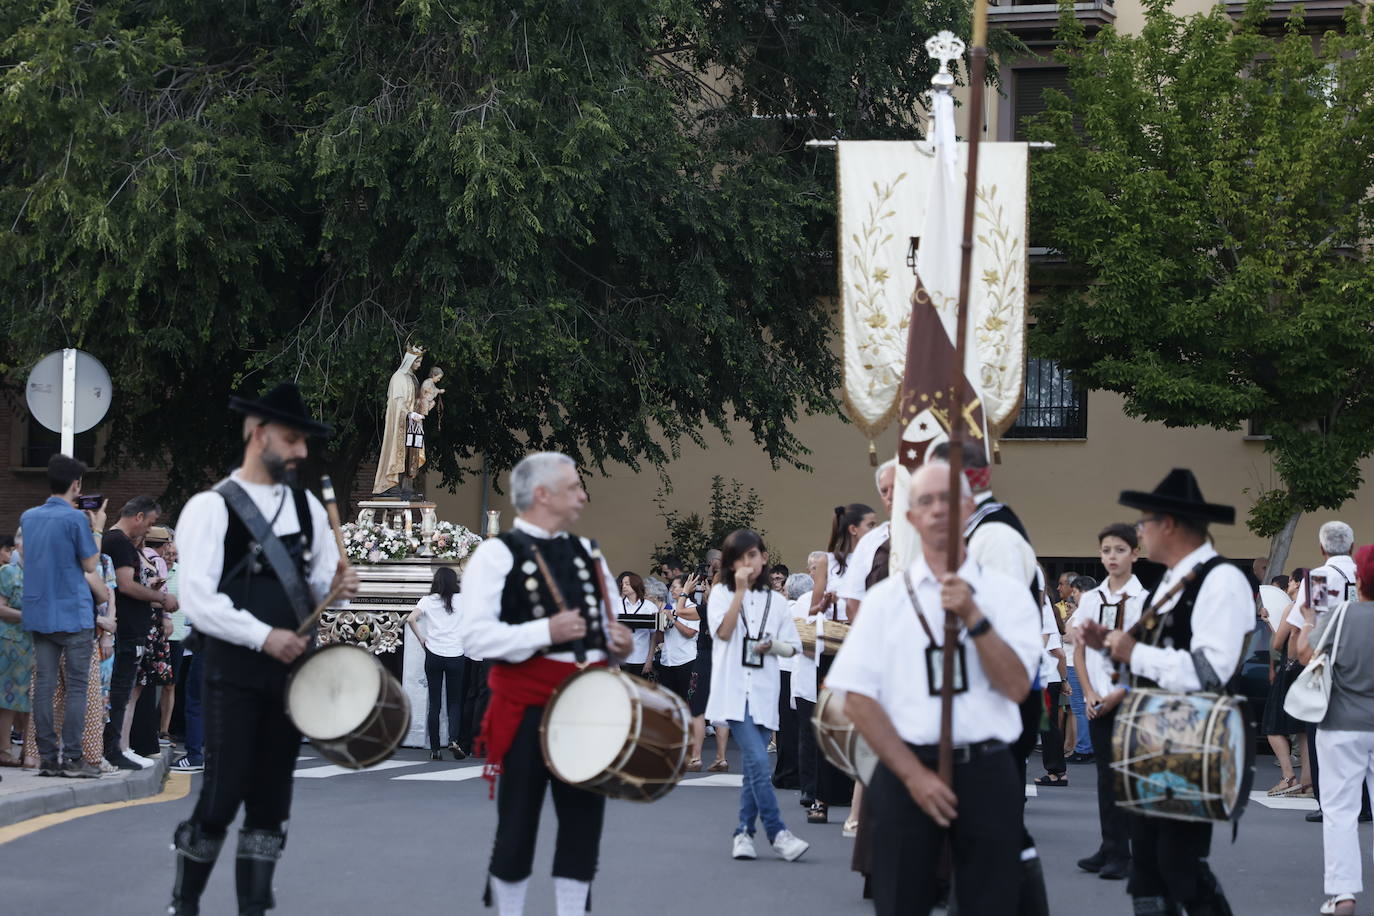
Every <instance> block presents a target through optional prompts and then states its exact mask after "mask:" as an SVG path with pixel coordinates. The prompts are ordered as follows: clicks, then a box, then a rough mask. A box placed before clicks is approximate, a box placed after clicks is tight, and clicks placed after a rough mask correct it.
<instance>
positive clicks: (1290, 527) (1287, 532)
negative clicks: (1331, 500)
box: [1260, 509, 1302, 585]
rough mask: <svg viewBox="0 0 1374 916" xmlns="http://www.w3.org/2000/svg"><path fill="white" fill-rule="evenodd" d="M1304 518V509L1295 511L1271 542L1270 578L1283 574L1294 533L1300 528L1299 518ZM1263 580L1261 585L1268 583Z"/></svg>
mask: <svg viewBox="0 0 1374 916" xmlns="http://www.w3.org/2000/svg"><path fill="white" fill-rule="evenodd" d="M1301 518H1302V510H1301V509H1299V510H1297V511H1295V512H1294V513H1293V514H1292V515H1290V516H1288V521H1286V522H1284V525H1283V528H1282V529H1281V530H1280V531H1279V533H1278V534H1276V535H1275V536H1274V540H1273V541H1271V542H1270V544H1269V578H1271V579H1272V578H1273V577H1274V576H1279V575H1282V574H1283V571H1284V569H1285V567H1286V566H1287V563H1288V551H1289V548H1291V547H1292V546H1293V533H1294V532H1295V531H1297V530H1298V520H1299V519H1301ZM1267 584H1268V583H1267V582H1261V583H1260V585H1267Z"/></svg>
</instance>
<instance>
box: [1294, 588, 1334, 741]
mask: <svg viewBox="0 0 1374 916" xmlns="http://www.w3.org/2000/svg"><path fill="white" fill-rule="evenodd" d="M1348 607H1350V602H1348V601H1347V602H1345V603H1344V604H1342V605H1341V606H1340V607H1338V608H1336V610H1334V611H1332V612H1331V613H1333V614H1339V615H1340V617H1339V619H1337V620H1336V623H1335V626H1332V625H1331V624H1327V627H1326V629H1325V630H1324V631H1322V638H1321V640H1320V641H1319V642H1318V643H1317V645H1316V647H1315V648H1314V649H1313V655H1312V659H1311V661H1309V662H1308V663H1307V667H1305V668H1303V669H1302V671H1301V672H1300V673H1299V674H1298V676H1297V678H1295V679H1294V681H1293V686H1291V687H1289V688H1288V696H1286V697H1285V698H1284V700H1283V711H1284V712H1286V713H1288V714H1289V715H1290V716H1292V717H1293V718H1295V719H1297V720H1298V721H1300V722H1321V720H1322V719H1325V718H1326V706H1327V704H1328V703H1330V702H1331V679H1332V677H1333V676H1334V671H1333V669H1334V667H1335V664H1336V651H1337V650H1338V649H1339V648H1340V644H1341V627H1343V626H1345V611H1346V608H1348ZM1333 629H1334V630H1335V631H1336V635H1335V636H1334V637H1333V638H1332V639H1331V648H1330V650H1324V649H1323V647H1324V646H1325V645H1326V642H1327V636H1329V635H1330V634H1331V631H1332V630H1333Z"/></svg>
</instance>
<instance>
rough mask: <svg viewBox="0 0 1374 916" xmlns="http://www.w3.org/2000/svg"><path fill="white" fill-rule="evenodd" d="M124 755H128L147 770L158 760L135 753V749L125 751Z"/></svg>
mask: <svg viewBox="0 0 1374 916" xmlns="http://www.w3.org/2000/svg"><path fill="white" fill-rule="evenodd" d="M124 756H125V757H128V758H129V759H130V760H132V761H133V762H134V763H136V764H138V765H139V766H140V767H142V768H143V769H145V770H146V769H148V767H150V766H152V765H153V764H154V763H155V762H156V761H154V760H153V759H152V758H151V757H144V756H143V755H141V754H135V753H134V752H133V751H125V752H124Z"/></svg>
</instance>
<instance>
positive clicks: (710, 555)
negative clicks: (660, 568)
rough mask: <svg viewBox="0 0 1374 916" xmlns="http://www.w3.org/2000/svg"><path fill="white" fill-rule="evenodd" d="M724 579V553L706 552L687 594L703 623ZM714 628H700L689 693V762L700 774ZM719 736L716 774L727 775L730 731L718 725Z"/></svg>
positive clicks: (714, 766)
mask: <svg viewBox="0 0 1374 916" xmlns="http://www.w3.org/2000/svg"><path fill="white" fill-rule="evenodd" d="M718 575H720V551H719V550H716V549H715V548H712V549H711V550H708V551H706V562H705V563H702V564H701V565H699V566H698V567H697V568H696V571H695V572H694V573H692V575H691V576H690V577H688V579H687V584H686V586H685V591H686V593H687V594H688V595H690V596H691V597H692V603H693V604H695V605H696V606H697V614H698V615H699V616H700V618H701V619H702V620H705V619H706V612H707V609H708V607H707V606H708V605H709V603H710V597H711V584H712V583H713V582H714V581H715V579H716V576H718ZM712 643H713V640H712V639H711V628H710V627H709V626H702V627H698V628H697V659H696V662H695V663H694V664H693V666H692V680H691V685H690V686H689V687H688V689H687V703H688V705H689V706H690V707H691V711H692V750H691V756H689V757H688V758H687V769H688V770H689V771H691V772H694V773H695V772H697V771H699V770H700V769H701V753H702V748H703V747H704V746H705V744H706V705H707V703H708V702H709V701H710V698H711V653H712V650H711V646H712ZM714 728H715V733H716V759H715V761H713V762H712V764H711V766H710V768H709V769H710V770H711V772H712V773H724V772H726V771H727V770H729V769H730V761H729V760H728V759H726V757H725V750H726V748H728V747H729V746H730V729H729V728H727V727H726V726H725V723H724V722H720V723H716V724H715V725H714Z"/></svg>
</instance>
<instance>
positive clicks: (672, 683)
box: [656, 661, 696, 703]
mask: <svg viewBox="0 0 1374 916" xmlns="http://www.w3.org/2000/svg"><path fill="white" fill-rule="evenodd" d="M695 665H696V662H695V661H690V662H687V663H686V664H685V665H672V666H671V667H670V666H668V665H656V667H657V670H658V682H659V683H660V684H662V685H663V686H664V687H667V688H668V689H669V690H671V691H672V692H673V693H675V694H677V695H678V696H680V697H682V701H683V702H684V703H685V702H687V693H688V691H689V690H690V689H691V686H692V668H693V667H694V666H695Z"/></svg>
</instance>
